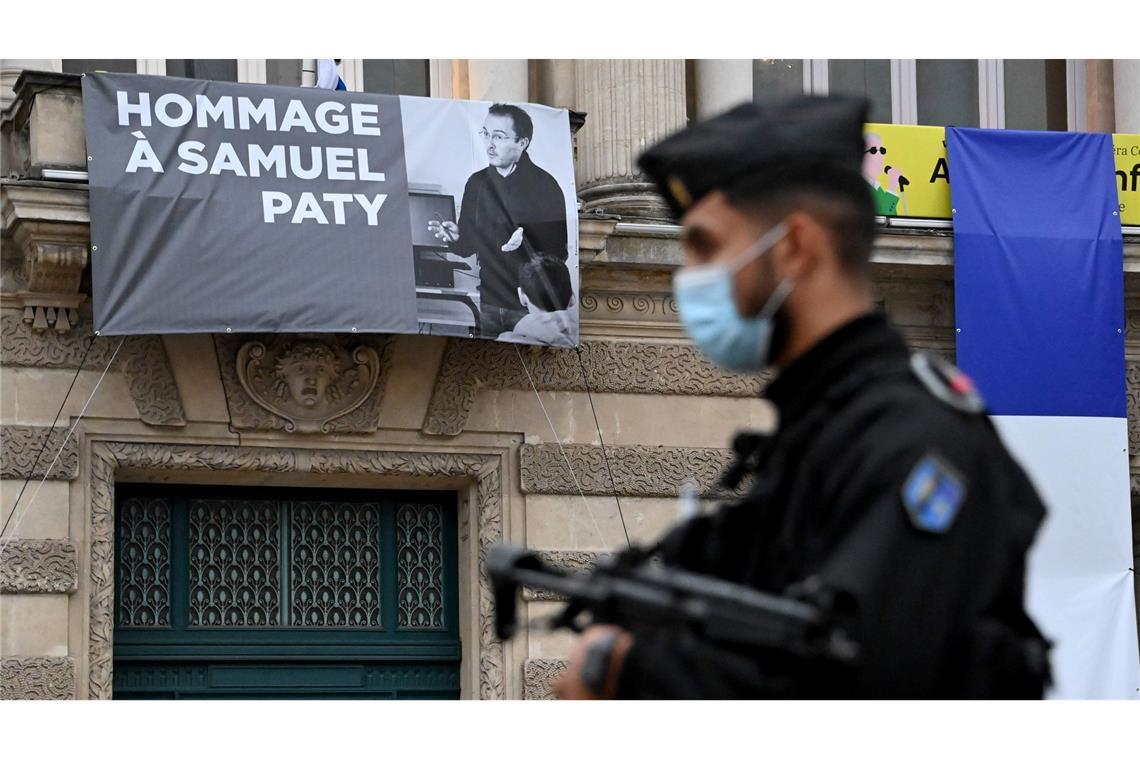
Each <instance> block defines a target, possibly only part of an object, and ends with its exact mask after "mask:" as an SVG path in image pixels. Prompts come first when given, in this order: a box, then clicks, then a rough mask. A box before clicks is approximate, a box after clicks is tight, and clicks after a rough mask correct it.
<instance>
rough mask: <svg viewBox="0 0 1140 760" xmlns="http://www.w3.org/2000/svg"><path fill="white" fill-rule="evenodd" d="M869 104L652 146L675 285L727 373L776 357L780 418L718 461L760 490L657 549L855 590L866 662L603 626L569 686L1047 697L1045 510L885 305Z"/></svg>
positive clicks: (819, 103) (793, 110)
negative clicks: (676, 226) (1035, 590)
mask: <svg viewBox="0 0 1140 760" xmlns="http://www.w3.org/2000/svg"><path fill="white" fill-rule="evenodd" d="M865 115H866V103H865V102H864V101H862V100H857V99H849V98H837V97H830V98H800V99H796V100H794V101H788V102H783V103H779V104H772V105H769V106H758V105H753V104H746V105H742V106H739V107H737V108H735V109H733V110H731V111H729V112H727V113H725V114H723V115H721V116H718V117H716V118H713V119H711V120H708V121H705V122H701V123H697V124H695V125H693V126H691V127H689V128H688V129H685V130H683V131H682V132H680V133H678V134H675V135H673V136H672V137H670V138H668V139H666V140H664V141H663V142H661V143H660V144H658V145H656V146H655V147H653V148H652V149H650V150H649V151H648V152H646V153H645V154H644V155H642V156H641V159H640V165H641V168H642V169H643V171H644V172H645V173H646V174H647V175H648V176H649V177H650V178H651V179H652V180H653V181H654V182H655V183H656V184H657V185H658V187H659V188H660V191H661V193H662V194H663V195H664V196H665V198H666V199H667V201H668V202H669V204H670V205H671V207H672V210H673V212H674V213H675V214H676V216H677V217H679V219H680V223H681V225H682V238H681V239H682V244H683V247H684V254H685V259H684V266H683V267H682V268H681V269H680V270H679V271H678V272H677V273H676V275H675V279H674V293H675V296H676V301H677V305H678V309H679V312H680V317H681V321H682V323H683V324H684V326H685V328H686V330H687V332H688V333H689V335H690V337H691V338H692V339H693V341H694V342H695V343H696V345H697V346H698V347H699V348H700V350H701V351H702V352H704V353H705V354H706V355H707V356H708V357H709V358H711V359H712V360H713V361H715V362H717V363H718V364H720V365H722V366H724V367H726V368H728V369H732V370H738V371H753V372H755V371H760V370H763V369H765V368H769V367H771V368H775V369H776V370H777V375H776V377H775V380H774V381H773V382H771V383H770V385H769V386H768V388H767V391H766V397H767V399H768V400H769V401H770V402H771V403H772V404H773V405H774V407H775V409H776V412H777V414H778V422H777V426H776V429H775V431H774V432H773V433H772V434H771V435H768V436H761V435H757V434H742V435H738V436H737V439H736V442H735V449H736V452H737V461H736V464H735V465H734V466H733V468H732V470H731V471H730V473H728V474H727V478H728V480H729V481H730V482H729V485H732V481H739V480H740V479H741V476H745V477H744V480H745V482H746V483H747V490H746V492H745V494H746V495H745V496H744V497H743V498H741V499H739V500H738V501H735V502H732V503H727V504H723V505H721V506H720V507H719V509H718V511H716V512H715V513H713V514H709V515H705V516H701V517H697V518H694V519H692V520H689V521H688V522H686V523H683V524H682V525H680V526H679V527H677V528H675V529H674V530H673V531H672V532H671V533H669V534H668V535H667V536H666V538H665V540H664V541H663V542H662V544H661V545H660V546H659V549H658V553H659V554H660V556H661V557H662V559H663V561H665V562H666V563H668V564H672V565H677V566H681V567H683V568H685V569H688V570H691V571H694V572H699V573H704V574H709V575H712V576H717V577H719V578H723V579H726V580H730V581H734V582H738V583H744V584H747V585H749V586H752V587H755V588H758V589H761V590H764V591H769V592H776V593H792V594H795V593H797V591H803V590H805V589H806V588H808V587H809V586H812V587H822V588H824V589H827V590H828V592H829V593H830V594H831V595H832V597H833V598H834V599H837V600H838V599H842V600H847V604H846V605H844V606H842V608H843V609H845V610H846V612H845V613H844V615H843V617H842V618H841V621H842V625H843V626H844V627H845V628H847V629H848V632H849V634H850V635H851V636H852V637H853V638H854V639H855V640H856V641H858V642H859V645H860V655H859V657H858V659H857V661H856V664H855V665H854V666H851V667H844V668H842V669H839V668H833V667H831V666H826V665H823V664H821V663H812V662H804V661H802V660H797V659H793V658H790V657H788V656H780V655H777V654H772V655H764V656H760V655H757V654H755V653H751V654H749V653H744V652H741V651H736V650H732V649H729V648H724V647H719V646H716V645H713V644H712V643H711V642H708V641H704V640H702V639H700V638H699V637H697V636H695V635H694V634H692V633H691V632H689V631H686V630H660V631H656V632H652V633H648V634H641V633H639V634H638V636H637V637H636V638H634V637H633V636H632V635H631V634H629V633H628V632H626V631H623V630H620V629H618V628H615V627H612V626H593V627H591V628H588V629H587V630H586V631H584V632H583V634H582V636H580V637H579V639H578V641H577V642H576V645H575V649H574V651H573V653H572V655H571V657H570V660H569V663H568V667H567V670H566V671H565V673H564V675H563V677H562V678H561V679H560V680H559V681H558V682H557V683H556V684H555V691H556V693H557V694H558V696H560V697H562V698H587V697H592V696H603V697H621V698H658V699H660V698H751V697H762V696H774V697H840V696H841V697H897V698H913V697H951V698H953V697H983V698H995V697H1018V698H1027V697H1029V698H1038V697H1040V696H1042V693H1043V691H1044V689H1045V688H1046V686H1047V683H1048V679H1049V666H1048V660H1047V656H1046V653H1047V643H1046V642H1045V641H1044V639H1043V638H1042V636H1041V634H1040V633H1039V631H1038V630H1037V628H1036V626H1035V625H1034V623H1033V621H1032V620H1031V619H1030V618H1029V616H1028V615H1027V614H1026V611H1025V608H1024V603H1023V598H1024V585H1025V555H1026V551H1027V550H1028V549H1029V546H1030V544H1031V543H1032V541H1033V538H1034V535H1035V533H1036V532H1037V529H1038V526H1039V525H1040V523H1041V521H1042V519H1043V517H1044V514H1045V510H1044V507H1043V506H1042V504H1041V501H1040V499H1039V498H1038V496H1037V494H1036V492H1035V491H1034V489H1033V487H1032V485H1031V484H1030V482H1029V480H1028V479H1027V477H1026V475H1025V473H1024V472H1023V471H1022V470H1021V468H1020V467H1019V466H1018V465H1017V464H1016V463H1015V462H1014V461H1013V459H1012V458H1011V457H1010V455H1009V453H1008V452H1007V451H1006V449H1005V448H1004V447H1003V445H1002V444H1001V442H1000V440H999V439H998V436H997V434H996V433H995V431H994V429H993V427H992V426H991V424H990V422H989V420H988V418H987V417H986V415H985V409H984V404H983V402H982V400H981V399H980V398H979V396H978V394H977V392H976V391H975V390H974V388H973V387H972V385H971V383H970V381H969V378H968V377H966V376H965V375H964V374H962V373H961V372H960V371H958V370H957V369H956V368H954V367H953V366H952V365H950V364H948V363H946V362H944V361H942V360H940V359H937V358H934V357H932V356H929V355H923V354H916V355H914V356H912V355H911V353H910V352H909V351H908V349H907V346H906V344H905V343H904V342H903V339H902V337H901V336H900V335H899V333H898V332H897V331H896V330H895V328H894V327H892V326H891V324H890V322H889V321H888V319H887V318H886V316H884V314H883V313H882V312H881V311H879V310H878V309H877V308H876V306H875V303H874V300H873V296H872V287H871V280H870V265H869V259H870V255H871V247H872V242H873V239H874V235H875V225H874V209H873V206H872V199H871V196H870V194H869V193H868V191H867V185H866V182H865V181H864V179H863V178H862V176H861V174H860V164H861V159H862V156H863V149H864V145H863V134H862V125H863V122H864V120H865ZM837 609H839V607H837Z"/></svg>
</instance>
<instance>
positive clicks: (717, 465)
mask: <svg viewBox="0 0 1140 760" xmlns="http://www.w3.org/2000/svg"><path fill="white" fill-rule="evenodd" d="M563 448H565V450H566V455H567V456H568V457H569V458H570V462H571V464H572V465H573V468H574V469H573V473H571V471H570V470H569V469H567V467H566V460H565V459H564V458H563V455H562V450H561V449H559V447H558V445H557V444H549V443H542V444H537V445H532V444H524V445H523V446H522V447H521V448H520V449H519V469H520V476H521V481H522V490H523V491H524V492H525V493H544V494H566V495H576V494H577V493H578V487H579V486H581V488H582V492H583V493H584V494H586V495H594V496H609V495H612V494H613V493H614V492H615V489H616V492H617V494H618V495H620V496H676V495H677V494H678V493H679V491H680V486H681V484H682V483H684V482H685V481H686V480H694V481H696V483H697V486H698V488H700V489H701V491H702V493H703V494H704V495H706V496H715V495H719V494H720V493H721V489H720V488H719V486H718V485H717V481H718V479H719V477H720V474H721V472H723V471H724V469H725V468H726V467H727V466H728V465H729V464H730V463H731V461H732V457H733V452H732V450H730V449H698V448H693V449H686V448H667V447H664V446H607V447H606V450H605V453H606V454H607V455H608V457H609V468H607V466H606V459H605V457H604V456H603V453H602V447H601V446H591V445H586V444H571V445H569V446H565V447H563ZM610 470H612V471H613V483H612V484H611V482H610ZM575 476H576V477H577V482H575Z"/></svg>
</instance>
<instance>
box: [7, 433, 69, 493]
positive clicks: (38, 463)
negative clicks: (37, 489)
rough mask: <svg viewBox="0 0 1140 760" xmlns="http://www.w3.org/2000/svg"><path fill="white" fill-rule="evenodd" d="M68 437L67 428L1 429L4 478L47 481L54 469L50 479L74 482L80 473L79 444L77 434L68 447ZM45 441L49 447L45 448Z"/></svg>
mask: <svg viewBox="0 0 1140 760" xmlns="http://www.w3.org/2000/svg"><path fill="white" fill-rule="evenodd" d="M65 438H67V429H66V428H61V427H57V428H49V427H46V426H45V427H32V426H27V425H3V426H0V450H2V451H3V462H0V477H3V478H6V479H12V480H23V479H25V478H43V477H44V474H45V473H48V467H51V472H50V473H49V474H48V479H49V480H74V479H75V477H76V475H77V474H78V473H79V444H78V442H77V441H76V439H75V434H72V436H71V438H70V439H68V440H67V444H66V445H64V439H65ZM44 439H47V446H44ZM61 446H62V447H63V451H62V453H60V455H59V461H58V462H56V463H55V466H54V467H52V466H51V465H52V460H54V459H55V456H56V454H57V453H58V452H59V451H60V447H61ZM41 448H42V449H43V453H42V454H41V453H40V450H41ZM37 455H38V456H39V459H38V460H37V459H36V457H37ZM33 463H34V465H35V467H34V468H33Z"/></svg>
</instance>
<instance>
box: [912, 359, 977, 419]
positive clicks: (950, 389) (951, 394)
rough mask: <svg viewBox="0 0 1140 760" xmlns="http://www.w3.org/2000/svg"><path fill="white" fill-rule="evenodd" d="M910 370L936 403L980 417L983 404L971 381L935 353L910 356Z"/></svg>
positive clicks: (967, 376)
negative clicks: (935, 399)
mask: <svg viewBox="0 0 1140 760" xmlns="http://www.w3.org/2000/svg"><path fill="white" fill-rule="evenodd" d="M910 369H911V371H912V372H914V375H915V377H917V378H918V380H919V382H921V383H922V385H923V387H924V388H926V389H927V390H928V391H930V393H931V394H932V395H933V396H934V397H935V398H937V399H938V400H939V401H941V402H943V403H945V404H949V405H950V406H952V407H954V408H955V409H957V410H958V411H960V412H967V413H969V414H983V413H985V411H986V402H985V400H984V399H983V398H982V394H980V393H978V389H977V387H976V386H975V385H974V381H973V380H971V379H970V376H969V375H967V374H966V373H965V372H963V371H962V370H960V369H958V368H957V367H955V366H954V365H953V364H951V363H950V362H948V361H946V360H945V359H943V358H942V357H941V356H937V355H936V354H932V353H928V352H925V351H917V352H915V353H913V354H911V357H910Z"/></svg>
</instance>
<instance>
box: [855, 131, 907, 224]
mask: <svg viewBox="0 0 1140 760" xmlns="http://www.w3.org/2000/svg"><path fill="white" fill-rule="evenodd" d="M864 139H865V140H866V145H865V146H864V150H863V178H864V179H866V180H867V182H868V184H870V185H871V195H872V197H873V198H874V199H875V213H876V214H879V215H880V216H897V215H898V206H899V201H900V200H901V201H902V206H903V214H904V215H905V214H906V213H907V204H906V196H905V195H904V191H905V190H906V186H907V185H909V184H910V180H908V179H907V178H906V177H904V176H903V175H902V173H901V172H900V171H899V170H898V169H897V168H895V167H894V166H891V165H890V164H888V163H887V149H886V147H885V146H884V145H883V138H881V137H880V136H879V135H878V134H876V133H874V132H868V133H867V134H866V135H864ZM884 174H886V177H887V186H886V187H885V188H884V187H883V186H882V185H881V184H879V177H881V176H882V175H884Z"/></svg>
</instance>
